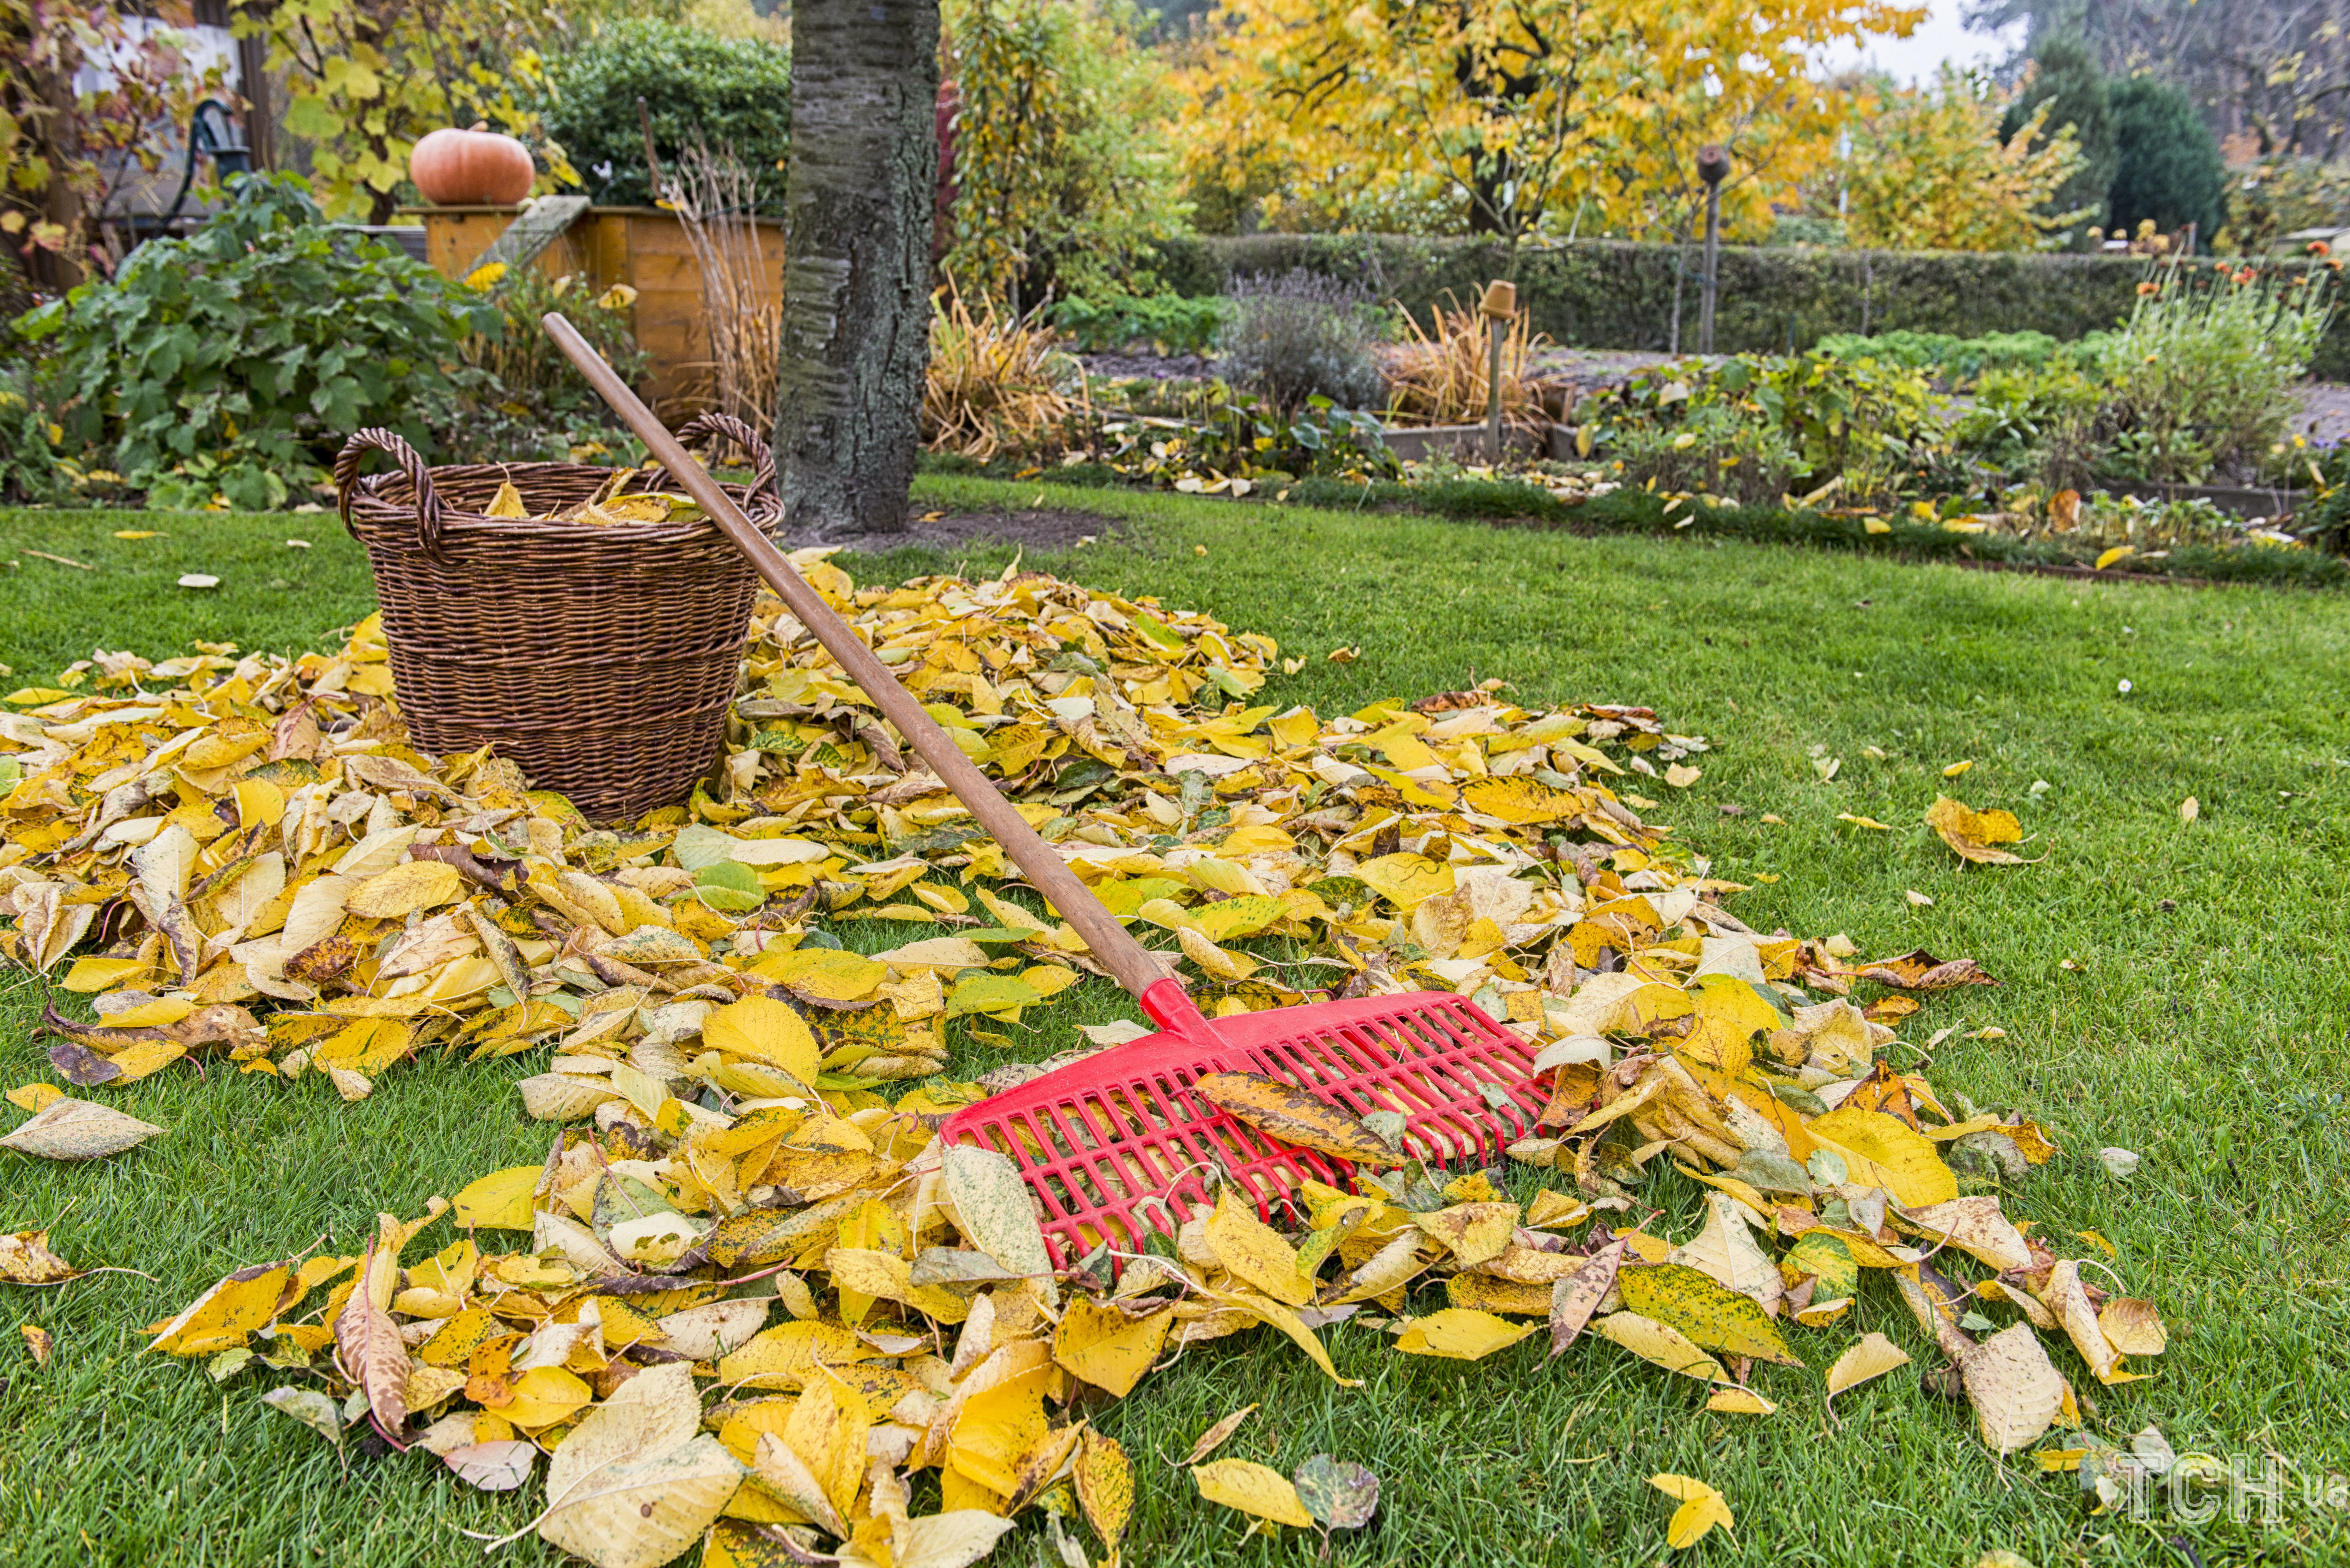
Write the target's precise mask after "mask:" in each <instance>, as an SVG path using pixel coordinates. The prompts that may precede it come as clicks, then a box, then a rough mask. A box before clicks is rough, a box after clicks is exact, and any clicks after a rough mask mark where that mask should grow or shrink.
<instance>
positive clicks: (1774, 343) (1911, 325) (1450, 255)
mask: <svg viewBox="0 0 2350 1568" xmlns="http://www.w3.org/2000/svg"><path fill="white" fill-rule="evenodd" d="M1677 265H1683V261H1682V257H1681V256H1680V254H1679V253H1677V252H1676V250H1675V249H1674V247H1672V246H1670V245H1650V244H1632V243H1630V242H1628V241H1621V240H1586V241H1582V242H1579V243H1577V244H1574V245H1565V246H1557V247H1554V248H1548V249H1531V248H1529V249H1525V250H1522V251H1520V252H1519V254H1518V262H1517V273H1516V276H1517V285H1518V298H1519V299H1520V300H1521V301H1522V302H1523V303H1524V304H1525V305H1526V306H1527V307H1528V308H1529V309H1530V310H1531V311H1532V312H1533V316H1534V329H1535V330H1536V331H1538V332H1545V333H1548V334H1549V335H1550V337H1552V339H1553V340H1554V341H1555V342H1558V343H1561V344H1565V345H1568V346H1571V347H1574V348H1637V349H1651V350H1658V351H1661V350H1662V349H1663V348H1665V347H1666V345H1667V344H1668V343H1669V341H1670V333H1671V326H1672V312H1673V273H1674V269H1675V267H1676V266H1677ZM1686 265H1688V266H1689V267H1690V274H1689V275H1688V276H1687V277H1686V278H1685V279H1684V281H1683V285H1682V292H1681V347H1682V348H1684V349H1694V348H1696V346H1697V319H1698V303H1699V290H1698V279H1697V275H1696V267H1697V265H1698V263H1697V253H1696V252H1695V251H1694V250H1692V251H1691V252H1690V253H1689V255H1688V258H1687V263H1686ZM2145 265H2146V264H2145V263H2144V262H2142V261H2139V260H2137V259H2135V258H2132V257H2128V256H2106V255H2076V254H2018V253H2009V252H1991V253H1980V252H1971V251H1829V250H1812V249H1808V248H1800V249H1799V248H1794V247H1786V246H1769V247H1755V246H1748V245H1725V246H1724V247H1722V251H1721V305H1720V308H1719V310H1718V311H1717V313H1716V317H1715V322H1714V347H1715V348H1718V349H1720V350H1721V351H1722V352H1724V353H1731V354H1737V353H1746V352H1760V353H1771V352H1786V351H1788V350H1790V349H1803V348H1810V347H1812V346H1813V345H1814V343H1816V342H1817V341H1818V340H1819V339H1820V338H1822V337H1827V336H1829V335H1831V334H1834V333H1839V332H1891V331H1898V330H1908V331H1912V332H1947V333H1950V334H1952V335H1954V336H1956V337H1981V336H1982V335H1983V334H1985V333H1989V332H2045V333H2047V334H2048V335H2049V336H2050V337H2056V338H2061V339H2068V340H2069V339H2071V338H2075V337H2081V336H2082V335H2083V334H2085V333H2088V332H2094V331H2097V330H2099V329H2100V328H2104V327H2112V326H2114V325H2116V323H2117V322H2119V321H2120V320H2121V319H2122V318H2123V317H2126V316H2127V315H2128V314H2129V312H2130V307H2131V306H2132V305H2133V304H2135V303H2136V300H2137V284H2138V280H2139V279H2140V278H2141V277H2143V276H2144V275H2145ZM2205 265H2209V264H2208V263H2207V264H2205ZM1292 267H1304V268H1305V269H1307V270H1308V271H1312V272H1317V273H1326V274H1329V275H1333V276H1336V277H1343V278H1347V279H1349V280H1351V281H1356V282H1360V283H1362V284H1365V285H1367V286H1369V287H1370V288H1371V289H1372V290H1373V291H1374V292H1375V293H1377V294H1378V296H1379V297H1381V298H1383V299H1399V300H1401V301H1402V302H1403V303H1404V304H1405V305H1406V306H1409V307H1410V308H1411V309H1413V310H1414V311H1416V312H1418V313H1420V314H1421V315H1423V316H1425V314H1426V312H1427V311H1428V309H1429V308H1430V306H1432V305H1435V304H1437V303H1440V302H1441V301H1442V299H1443V298H1444V296H1445V295H1446V293H1447V292H1448V291H1449V292H1450V293H1451V295H1452V296H1454V298H1456V299H1458V300H1459V301H1460V302H1461V304H1463V305H1469V304H1471V303H1473V302H1474V301H1475V300H1476V299H1477V297H1478V296H1479V295H1480V294H1481V293H1482V290H1483V288H1484V286H1485V281H1486V280H1487V279H1488V278H1492V277H1500V276H1506V275H1509V272H1510V258H1509V254H1508V252H1507V249H1506V247H1504V246H1502V245H1500V244H1492V243H1490V242H1485V241H1479V240H1460V239H1453V240H1441V239H1419V238H1414V237H1410V236H1406V235H1397V234H1248V235H1243V236H1241V237H1239V238H1230V237H1219V236H1201V237H1197V238H1190V239H1180V240H1169V241H1165V242H1162V243H1161V244H1160V246H1159V275H1160V276H1162V277H1163V278H1164V279H1165V280H1166V282H1167V285H1168V286H1169V287H1170V288H1172V289H1174V290H1175V291H1176V292H1178V293H1180V294H1186V295H1205V294H1218V293H1222V291H1223V289H1224V286H1225V285H1226V283H1227V282H1228V281H1229V280H1230V279H1231V278H1232V275H1234V274H1238V273H1258V272H1285V271H1287V270H1289V269H1290V268H1292ZM2312 370H2313V373H2314V374H2315V375H2317V376H2319V377H2321V378H2323V379H2350V312H2341V313H2337V314H2336V315H2335V317H2334V325H2333V327H2332V329H2331V330H2330V331H2329V332H2328V333H2327V335H2326V337H2325V341H2324V344H2323V345H2322V346H2321V347H2320V348H2319V350H2318V354H2317V359H2316V363H2315V364H2314V366H2313V367H2312Z"/></svg>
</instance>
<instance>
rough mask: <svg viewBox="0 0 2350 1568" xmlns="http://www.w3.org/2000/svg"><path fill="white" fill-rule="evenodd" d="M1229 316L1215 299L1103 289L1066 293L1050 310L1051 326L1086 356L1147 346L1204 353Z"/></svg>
mask: <svg viewBox="0 0 2350 1568" xmlns="http://www.w3.org/2000/svg"><path fill="white" fill-rule="evenodd" d="M1231 314H1232V306H1231V302H1230V301H1228V300H1225V299H1223V298H1222V297H1221V296H1211V297H1208V298H1203V299H1186V298H1184V297H1183V296H1181V295H1180V294H1163V293H1162V294H1151V295H1144V296H1141V297H1139V298H1138V297H1136V296H1133V295H1129V294H1119V293H1117V292H1115V291H1104V292H1102V293H1099V294H1096V295H1091V296H1087V295H1072V296H1070V297H1068V298H1066V299H1065V300H1062V301H1061V302H1060V303H1059V304H1057V305H1055V306H1053V309H1052V311H1051V315H1050V319H1051V321H1052V323H1053V325H1054V326H1055V327H1057V328H1059V329H1060V330H1061V331H1062V332H1064V333H1066V334H1067V335H1068V336H1069V337H1070V338H1071V339H1072V340H1074V341H1075V343H1076V346H1077V347H1078V348H1081V349H1083V350H1085V351H1086V352H1087V353H1094V354H1099V353H1115V352H1117V351H1118V349H1121V348H1131V347H1133V346H1135V345H1137V344H1143V343H1147V344H1149V345H1150V346H1151V347H1152V348H1156V349H1157V350H1158V351H1159V353H1161V354H1205V353H1207V352H1208V351H1209V350H1210V349H1211V348H1214V347H1215V343H1216V333H1217V331H1218V329H1220V328H1221V327H1222V326H1223V325H1224V322H1225V320H1226V319H1227V318H1228V317H1230V316H1231Z"/></svg>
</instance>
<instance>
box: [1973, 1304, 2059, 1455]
mask: <svg viewBox="0 0 2350 1568" xmlns="http://www.w3.org/2000/svg"><path fill="white" fill-rule="evenodd" d="M1959 1375H1960V1378H1961V1379H1962V1380H1963V1381H1964V1382H1965V1385H1966V1390H1967V1397H1968V1399H1970V1401H1972V1402H1973V1404H1974V1407H1975V1420H1976V1422H1977V1424H1978V1425H1979V1426H1980V1427H1981V1430H1982V1439H1983V1441H1984V1442H1985V1443H1986V1444H1988V1445H1989V1446H1990V1448H1991V1451H1992V1452H1993V1453H1996V1454H2001V1455H2006V1454H2012V1453H2013V1452H2015V1451H2016V1450H2017V1449H2023V1448H2029V1447H2031V1446H2032V1445H2033V1443H2036V1442H2038V1441H2039V1440H2040V1438H2041V1434H2043V1432H2045V1431H2047V1430H2048V1428H2049V1426H2050V1425H2051V1424H2052V1423H2053V1422H2054V1420H2055V1419H2056V1413H2057V1411H2058V1410H2060V1409H2062V1408H2063V1407H2064V1397H2065V1392H2066V1390H2065V1386H2064V1377H2063V1376H2061V1375H2059V1374H2058V1372H2057V1370H2056V1368H2055V1367H2054V1366H2053V1365H2052V1364H2051V1363H2050V1362H2049V1359H2048V1352H2047V1351H2046V1350H2045V1349H2043V1347H2042V1345H2041V1344H2040V1337H2039V1335H2038V1334H2034V1333H2033V1330H2032V1325H2031V1324H2028V1323H2016V1324H2009V1325H2008V1326H2007V1327H2005V1328H2003V1329H2001V1330H2000V1331H1999V1332H1998V1333H1997V1334H1992V1335H1991V1337H1990V1338H1989V1339H1986V1340H1984V1341H1983V1342H1982V1343H1981V1345H1976V1346H1975V1347H1974V1348H1973V1349H1971V1350H1970V1351H1968V1352H1967V1353H1966V1357H1965V1359H1964V1360H1962V1361H1960V1363H1959Z"/></svg>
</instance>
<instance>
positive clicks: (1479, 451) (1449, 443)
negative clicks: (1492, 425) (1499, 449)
mask: <svg viewBox="0 0 2350 1568" xmlns="http://www.w3.org/2000/svg"><path fill="white" fill-rule="evenodd" d="M1380 439H1381V440H1383V441H1386V443H1387V448H1388V451H1389V452H1393V453H1395V454H1396V456H1397V457H1399V458H1400V459H1402V460H1403V461H1405V462H1429V461H1430V459H1433V458H1451V460H1452V461H1453V462H1462V463H1472V464H1473V463H1481V462H1490V461H1491V458H1490V456H1489V454H1488V453H1487V452H1486V451H1485V426H1484V423H1483V421H1479V422H1478V423H1476V424H1473V425H1389V426H1388V427H1387V429H1386V430H1385V431H1382V432H1381V437H1380ZM1502 445H1503V448H1504V449H1505V450H1507V451H1511V452H1539V451H1541V450H1542V441H1541V440H1540V438H1538V437H1537V436H1535V435H1534V432H1533V431H1527V430H1524V429H1521V428H1513V427H1512V426H1510V425H1503V427H1502Z"/></svg>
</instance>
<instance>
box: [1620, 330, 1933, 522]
mask: <svg viewBox="0 0 2350 1568" xmlns="http://www.w3.org/2000/svg"><path fill="white" fill-rule="evenodd" d="M1589 417H1590V418H1591V419H1592V421H1593V422H1594V423H1595V424H1596V425H1597V426H1598V428H1599V431H1600V433H1601V438H1602V440H1603V441H1604V443H1605V446H1606V449H1607V455H1609V456H1612V457H1617V458H1618V459H1621V460H1623V461H1624V462H1626V463H1627V477H1630V478H1632V479H1634V480H1636V481H1640V480H1646V479H1647V478H1648V477H1650V476H1652V475H1653V476H1654V477H1656V478H1657V481H1658V483H1659V485H1660V486H1665V487H1671V488H1680V489H1706V490H1713V489H1714V487H1713V486H1712V485H1711V484H1709V483H1705V482H1704V481H1702V480H1701V479H1698V478H1696V477H1694V476H1695V475H1696V474H1697V473H1699V472H1712V470H1713V469H1714V468H1715V467H1718V466H1719V462H1718V460H1719V459H1720V458H1723V457H1731V458H1737V459H1739V460H1740V463H1741V465H1750V464H1751V467H1749V470H1748V472H1746V473H1745V474H1737V473H1736V469H1735V468H1733V469H1732V470H1731V472H1732V474H1733V476H1734V477H1735V481H1736V483H1735V485H1734V487H1733V489H1732V490H1731V491H1729V492H1721V491H1717V492H1716V493H1735V494H1738V495H1740V496H1742V497H1743V498H1745V499H1748V500H1762V499H1767V498H1769V497H1771V496H1774V495H1776V494H1778V493H1781V492H1782V491H1783V489H1784V488H1785V485H1786V483H1787V481H1788V480H1789V479H1792V478H1794V477H1795V476H1798V475H1800V476H1801V478H1802V482H1803V483H1804V485H1805V486H1806V487H1807V488H1811V489H1814V490H1816V489H1817V488H1819V487H1820V486H1823V485H1825V484H1828V483H1837V484H1838V487H1839V489H1840V490H1841V492H1842V496H1843V499H1845V500H1847V501H1863V500H1871V499H1881V498H1884V497H1887V496H1889V495H1891V494H1893V493H1895V492H1896V491H1898V490H1899V489H1901V488H1903V487H1904V486H1905V484H1906V483H1908V480H1909V479H1910V478H1912V477H1913V471H1914V470H1916V469H1917V468H1918V466H1919V465H1920V464H1921V463H1924V464H1929V465H1931V464H1933V463H1935V462H1936V459H1937V458H1938V456H1939V453H1938V452H1936V450H1935V449H1936V448H1937V447H1938V446H1939V445H1942V444H1945V443H1943V442H1942V440H1941V431H1940V429H1939V425H1938V424H1937V423H1936V421H1935V420H1934V417H1933V412H1932V404H1931V399H1930V389H1929V387H1928V386H1927V383H1926V379H1925V377H1924V376H1922V375H1920V374H1919V373H1918V372H1917V371H1916V370H1912V369H1907V368H1905V367H1902V366H1898V365H1891V364H1881V363H1879V362H1877V361H1876V360H1843V359H1837V358H1832V357H1830V356H1828V355H1826V354H1822V353H1818V352H1814V353H1811V354H1805V355H1799V356H1797V357H1795V358H1792V359H1786V358H1763V357H1762V356H1759V355H1744V356H1741V357H1738V358H1731V359H1726V360H1723V361H1721V362H1720V363H1718V364H1714V365H1711V366H1709V365H1707V364H1705V363H1703V362H1701V361H1699V360H1694V359H1689V360H1678V361H1675V362H1674V363H1672V364H1669V365H1663V366H1659V367H1657V368H1656V369H1649V370H1644V371H1642V372H1641V373H1640V374H1639V375H1638V376H1635V377H1633V378H1631V379H1629V380H1628V381H1627V382H1626V383H1625V384H1624V385H1623V386H1622V387H1620V388H1618V389H1617V390H1616V391H1615V392H1613V393H1612V394H1610V395H1609V396H1608V398H1607V399H1606V400H1603V401H1601V402H1598V403H1597V404H1596V405H1595V406H1594V407H1593V408H1592V410H1591V412H1590V415H1589ZM1749 431H1751V432H1754V433H1746V432H1749ZM1683 437H1686V438H1688V439H1687V440H1683V439H1682V438H1683ZM1636 464H1637V465H1638V466H1634V465H1636Z"/></svg>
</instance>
